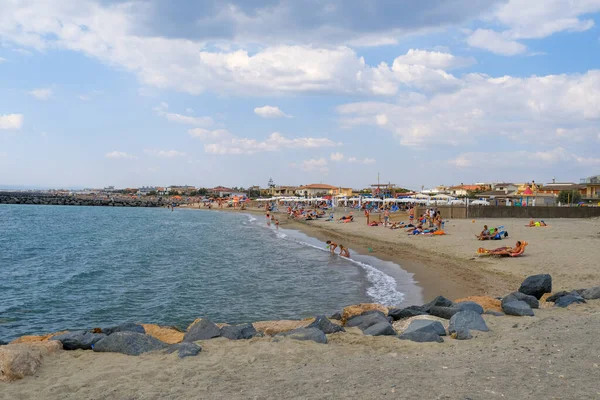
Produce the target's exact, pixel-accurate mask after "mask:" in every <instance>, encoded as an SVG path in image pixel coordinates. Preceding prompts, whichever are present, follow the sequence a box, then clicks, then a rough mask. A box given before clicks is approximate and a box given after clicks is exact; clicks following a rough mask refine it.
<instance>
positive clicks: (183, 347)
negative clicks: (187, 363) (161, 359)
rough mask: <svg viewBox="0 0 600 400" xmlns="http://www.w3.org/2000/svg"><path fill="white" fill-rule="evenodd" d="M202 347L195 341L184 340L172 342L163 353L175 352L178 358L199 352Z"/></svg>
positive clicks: (191, 355)
mask: <svg viewBox="0 0 600 400" xmlns="http://www.w3.org/2000/svg"><path fill="white" fill-rule="evenodd" d="M201 351H202V347H200V346H199V345H197V344H196V343H191V342H184V343H176V344H172V345H170V346H169V347H167V349H166V350H165V353H167V354H171V353H174V352H177V355H178V356H179V358H186V357H194V356H197V355H198V354H200V352H201Z"/></svg>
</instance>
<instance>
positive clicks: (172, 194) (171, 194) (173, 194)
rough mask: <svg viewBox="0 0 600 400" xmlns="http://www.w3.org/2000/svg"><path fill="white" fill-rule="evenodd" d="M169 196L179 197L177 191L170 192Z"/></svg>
mask: <svg viewBox="0 0 600 400" xmlns="http://www.w3.org/2000/svg"><path fill="white" fill-rule="evenodd" d="M169 196H179V192H178V191H177V190H171V191H170V192H169Z"/></svg>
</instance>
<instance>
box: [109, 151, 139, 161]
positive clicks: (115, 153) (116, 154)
mask: <svg viewBox="0 0 600 400" xmlns="http://www.w3.org/2000/svg"><path fill="white" fill-rule="evenodd" d="M104 157H106V158H120V159H125V160H137V159H138V157H137V156H134V155H132V154H128V153H125V152H123V151H116V150H115V151H111V152H110V153H106V154H105V155H104Z"/></svg>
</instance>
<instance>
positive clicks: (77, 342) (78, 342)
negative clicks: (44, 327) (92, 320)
mask: <svg viewBox="0 0 600 400" xmlns="http://www.w3.org/2000/svg"><path fill="white" fill-rule="evenodd" d="M106 336H107V335H106V334H104V333H91V332H87V331H75V332H69V333H63V334H62V335H58V336H54V337H53V338H52V339H50V340H58V341H59V342H61V343H62V346H63V349H65V350H91V349H92V347H93V346H94V344H95V343H97V342H99V341H100V340H102V339H104V338H105V337H106Z"/></svg>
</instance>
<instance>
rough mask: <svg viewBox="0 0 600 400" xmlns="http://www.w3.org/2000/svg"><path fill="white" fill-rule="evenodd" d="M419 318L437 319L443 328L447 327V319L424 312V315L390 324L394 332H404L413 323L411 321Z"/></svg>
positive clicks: (426, 319)
mask: <svg viewBox="0 0 600 400" xmlns="http://www.w3.org/2000/svg"><path fill="white" fill-rule="evenodd" d="M419 320H425V321H438V322H439V323H441V324H442V325H443V326H444V329H446V330H447V329H448V324H449V322H450V321H449V320H447V319H444V318H440V317H436V316H434V315H429V314H426V315H417V316H416V317H411V318H407V319H402V320H398V321H396V322H394V323H393V324H392V325H393V327H394V330H395V331H396V332H398V333H404V332H405V331H406V330H407V329H408V327H409V326H410V324H412V323H413V321H419Z"/></svg>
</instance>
